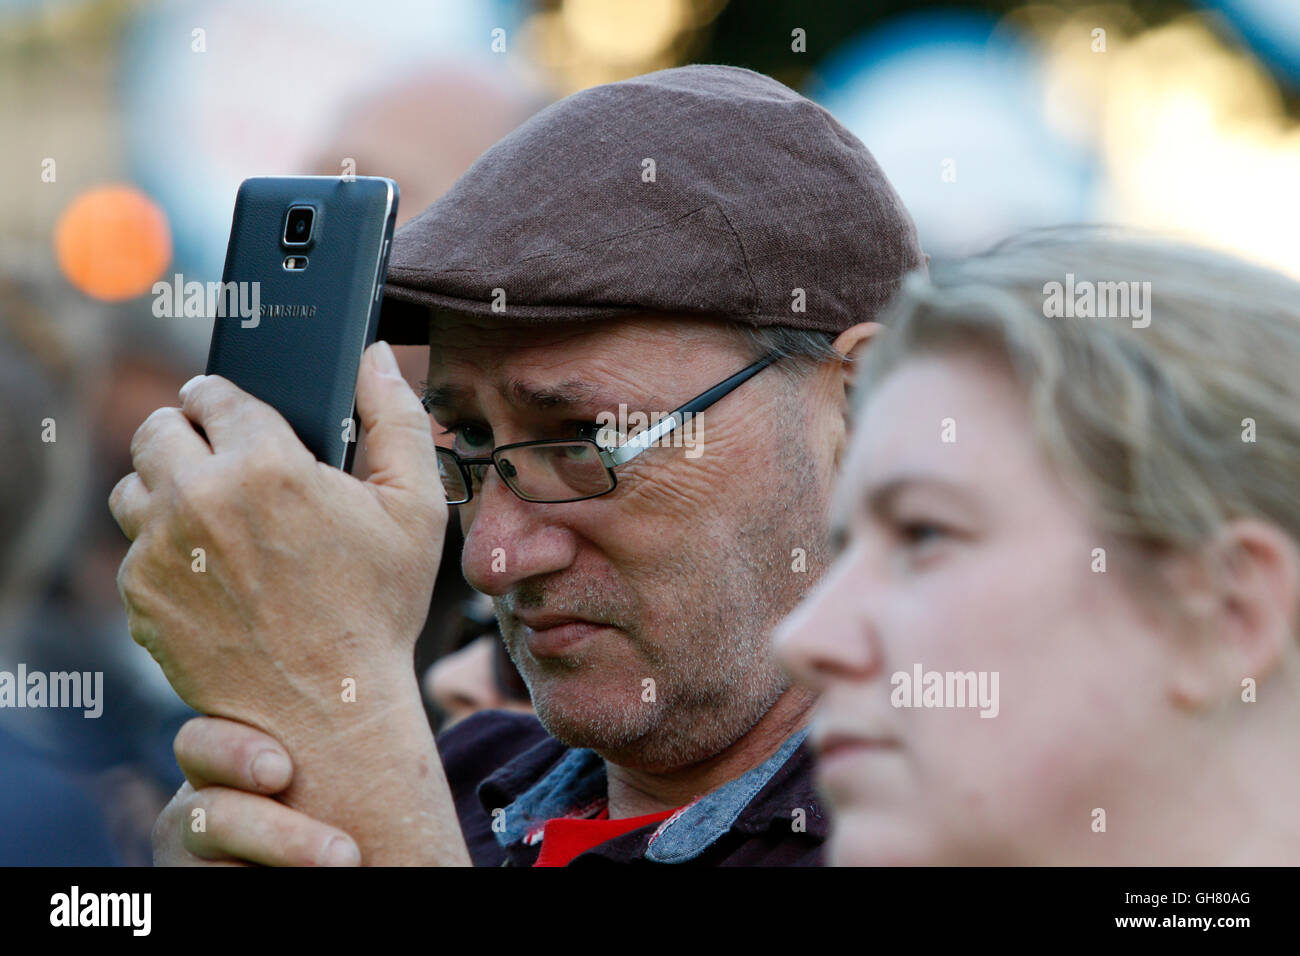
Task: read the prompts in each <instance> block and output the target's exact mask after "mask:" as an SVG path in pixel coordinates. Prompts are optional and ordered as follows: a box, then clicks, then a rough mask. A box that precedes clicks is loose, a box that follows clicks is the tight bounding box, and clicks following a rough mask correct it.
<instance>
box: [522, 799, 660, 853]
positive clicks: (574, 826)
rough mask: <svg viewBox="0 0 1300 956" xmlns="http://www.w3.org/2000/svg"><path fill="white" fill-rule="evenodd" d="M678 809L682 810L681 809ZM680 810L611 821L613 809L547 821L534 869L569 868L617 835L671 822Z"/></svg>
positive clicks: (604, 808)
mask: <svg viewBox="0 0 1300 956" xmlns="http://www.w3.org/2000/svg"><path fill="white" fill-rule="evenodd" d="M678 809H681V808H680V807H679V808H678ZM676 812H677V810H665V811H663V812H662V813H648V814H646V815H645V816H643V817H625V818H623V819H622V820H611V819H610V818H609V807H603V808H601V811H600V813H598V814H596V816H594V817H591V818H589V819H585V820H580V819H574V818H572V817H559V818H557V819H555V820H547V821H546V826H545V828H544V829H543V830H542V850H541V853H540V854H539V855H538V857H537V862H536V863H534V864H533V866H568V865H569V861H571V860H572V859H573V858H574V857H576V856H578V855H579V854H580V853H586V852H587V851H588V850H590V849H591V848H592V847H594V846H600V845H601V844H602V843H605V842H607V841H609V840H612V839H614V837H616V836H622V835H623V834H624V833H630V832H632V831H633V830H636V829H639V828H640V827H643V826H645V825H646V824H649V823H658V822H659V821H661V820H667V819H668V818H669V817H671V816H672V815H673V814H674V813H676Z"/></svg>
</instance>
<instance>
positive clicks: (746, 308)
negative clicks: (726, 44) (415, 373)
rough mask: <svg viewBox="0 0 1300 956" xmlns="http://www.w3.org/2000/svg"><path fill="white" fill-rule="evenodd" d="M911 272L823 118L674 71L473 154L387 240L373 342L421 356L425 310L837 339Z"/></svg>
mask: <svg viewBox="0 0 1300 956" xmlns="http://www.w3.org/2000/svg"><path fill="white" fill-rule="evenodd" d="M924 263H925V255H924V254H923V253H922V252H921V248H920V245H919V244H918V242H917V238H916V227H915V226H914V225H913V224H912V220H911V217H909V216H908V214H907V211H906V210H905V209H904V208H903V204H902V203H901V202H900V201H899V198H898V195H897V194H896V193H895V192H894V190H893V187H891V186H890V185H889V181H888V180H886V179H885V174H884V173H883V172H881V169H880V167H879V166H878V165H877V164H876V161H875V159H873V158H872V156H871V153H870V152H868V151H867V148H866V147H865V146H863V145H862V143H861V142H860V141H859V140H858V139H857V138H856V137H854V136H853V134H851V133H850V132H849V131H848V130H846V129H845V128H844V127H843V126H841V125H840V124H839V123H838V122H837V121H836V120H835V118H834V117H832V116H831V115H830V114H829V113H828V112H826V110H824V109H822V108H821V107H820V106H818V105H816V104H815V103H813V102H812V101H811V100H808V99H806V98H804V97H802V96H800V95H799V94H798V93H796V92H794V91H793V90H791V89H790V88H789V87H786V86H784V85H782V84H781V83H778V82H777V81H776V80H773V79H771V78H770V77H767V76H763V75H761V74H759V73H754V72H752V71H750V70H743V69H739V68H737V67H729V66H686V67H680V68H678V69H673V70H662V71H660V72H658V73H650V74H647V75H645V76H638V77H634V78H632V79H630V80H624V81H622V82H619V83H610V84H607V85H605V86H596V87H592V88H590V89H586V90H583V91H581V92H579V93H575V94H574V95H572V96H570V97H568V98H567V99H564V100H561V101H560V102H558V103H555V104H553V105H551V106H549V107H547V108H546V109H544V110H542V111H541V112H539V113H537V114H536V115H535V116H533V117H532V118H531V119H530V120H528V122H526V123H525V124H524V125H523V126H521V127H519V128H518V129H517V130H515V131H514V132H513V133H511V134H510V135H509V136H507V137H506V138H505V139H503V140H501V141H500V142H499V143H497V144H496V145H495V146H493V147H492V148H491V149H489V150H488V151H487V152H486V153H484V154H483V155H482V156H481V157H480V158H479V159H478V161H477V162H475V163H474V165H473V166H471V167H470V168H469V170H468V171H467V172H466V173H465V175H464V176H462V177H461V178H460V179H459V180H458V181H457V182H456V184H455V185H454V186H453V187H452V188H451V189H450V190H449V191H448V192H447V193H446V194H445V195H444V196H442V198H440V199H439V200H437V201H436V202H435V203H433V204H432V205H431V206H429V208H428V209H426V210H425V211H424V212H422V213H421V214H420V215H419V216H417V217H415V218H414V219H412V220H411V221H410V222H408V223H407V224H406V225H405V226H403V227H402V228H401V229H400V230H398V232H397V234H396V235H395V236H394V238H393V248H392V252H391V255H390V257H389V266H388V279H387V287H386V289H385V292H384V306H383V313H382V317H381V320H380V329H379V337H380V338H383V339H386V340H388V341H389V342H394V343H399V344H406V343H409V344H418V343H424V342H427V341H428V318H429V312H428V310H430V309H434V310H447V311H452V312H458V313H467V314H471V315H491V316H495V317H497V318H504V319H507V320H509V319H513V320H514V321H517V322H518V323H519V324H521V325H524V324H529V325H531V324H538V323H543V322H546V321H553V320H557V319H576V318H602V317H608V316H615V315H620V314H626V313H629V312H673V313H697V314H700V315H711V316H725V317H728V318H732V319H736V320H740V321H743V322H749V323H752V324H754V325H760V326H762V325H781V326H789V327H794V328H804V329H817V330H822V331H827V332H837V331H840V330H842V329H845V328H847V327H849V326H851V325H853V324H855V323H857V322H862V321H867V320H870V319H871V318H872V317H873V316H874V315H875V314H876V312H877V311H878V310H879V309H880V307H881V306H882V305H884V304H885V302H887V301H888V300H889V298H890V296H892V294H893V293H894V291H895V290H896V289H897V287H898V285H899V282H900V281H901V279H902V276H903V275H904V274H905V273H907V272H909V271H911V270H913V269H917V268H922V267H924ZM494 290H501V291H500V292H497V291H494ZM796 290H803V293H802V296H800V293H799V292H797V291H796ZM800 298H802V300H803V301H802V302H800ZM494 304H495V308H494ZM801 305H802V307H803V308H802V311H801V310H800V306H801ZM503 307H504V308H503Z"/></svg>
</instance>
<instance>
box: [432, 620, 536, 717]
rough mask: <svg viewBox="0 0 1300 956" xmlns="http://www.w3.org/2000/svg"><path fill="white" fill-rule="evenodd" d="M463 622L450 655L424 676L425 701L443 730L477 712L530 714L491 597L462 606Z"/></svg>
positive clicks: (528, 703)
mask: <svg viewBox="0 0 1300 956" xmlns="http://www.w3.org/2000/svg"><path fill="white" fill-rule="evenodd" d="M460 615H461V620H462V621H463V622H464V624H463V627H462V632H461V634H460V635H459V638H458V640H457V641H456V644H455V647H454V649H453V650H452V651H450V652H449V653H447V654H444V655H443V656H442V657H440V658H439V659H438V660H437V661H435V662H434V664H433V666H431V667H430V668H429V669H428V670H427V671H425V673H424V677H423V679H422V680H421V686H422V687H423V689H424V694H425V697H426V698H427V699H428V700H429V701H430V702H431V703H432V704H433V705H434V706H435V707H436V708H437V712H438V714H439V715H440V717H441V719H440V721H439V724H438V730H439V731H443V730H447V729H448V728H450V727H451V726H452V725H454V724H456V723H458V722H460V721H462V720H464V719H465V718H466V717H469V716H472V715H473V714H476V713H478V712H479V711H480V710H513V711H518V712H519V713H531V712H532V709H533V705H532V701H531V700H530V698H529V696H528V685H527V684H526V683H524V679H523V678H522V677H520V676H519V669H518V668H517V667H515V663H514V661H512V660H511V659H510V655H509V654H507V653H506V649H505V644H504V642H503V641H502V638H501V632H500V630H499V629H498V628H497V619H496V614H495V613H494V612H493V610H492V599H491V598H489V597H488V596H487V595H486V594H476V595H475V596H474V597H473V598H470V599H468V600H466V601H464V602H463V603H462V605H461V608H460Z"/></svg>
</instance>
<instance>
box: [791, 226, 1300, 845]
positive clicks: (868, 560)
mask: <svg viewBox="0 0 1300 956" xmlns="http://www.w3.org/2000/svg"><path fill="white" fill-rule="evenodd" d="M1104 283H1120V284H1122V286H1120V285H1116V286H1109V287H1108V286H1106V285H1104ZM1129 283H1137V285H1136V286H1133V285H1129ZM1143 283H1145V284H1146V285H1145V287H1144V286H1143V285H1142V284H1143ZM1070 286H1072V287H1073V294H1074V296H1075V299H1076V301H1075V303H1074V304H1075V305H1076V306H1077V307H1076V308H1074V309H1072V310H1071V311H1069V312H1065V313H1064V314H1063V313H1062V309H1061V308H1060V306H1061V305H1062V303H1061V301H1060V300H1059V296H1060V295H1061V294H1062V293H1063V292H1064V291H1065V289H1067V288H1069V287H1070ZM1108 288H1109V289H1110V290H1113V291H1114V297H1113V298H1112V297H1111V293H1110V292H1105V291H1104V290H1106V289H1108ZM1121 288H1123V290H1124V292H1125V294H1124V295H1123V297H1121V296H1120V294H1119V290H1120V289H1121ZM1065 294H1067V295H1068V294H1070V293H1069V292H1065ZM1094 294H1095V296H1096V300H1095V303H1094V305H1093V306H1091V307H1089V306H1087V303H1086V297H1087V296H1089V295H1094ZM1103 296H1104V298H1105V301H1106V302H1107V303H1108V305H1107V308H1104V309H1103V308H1100V307H1099V304H1100V303H1101V302H1102V301H1103ZM1139 296H1141V297H1142V298H1144V299H1145V303H1144V304H1142V305H1141V306H1140V307H1139V305H1138V301H1139V299H1138V297H1139ZM1054 297H1055V298H1056V301H1053V299H1054ZM1124 302H1127V303H1128V305H1129V307H1128V308H1127V309H1124V308H1123V307H1122V304H1123V303H1124ZM1116 305H1119V306H1121V307H1120V308H1118V310H1117V309H1115V308H1112V307H1111V306H1116ZM886 321H887V323H888V324H889V331H888V332H887V333H886V334H885V335H883V336H881V337H880V338H879V340H878V344H876V345H875V346H874V347H873V348H872V349H871V350H870V352H869V355H868V357H867V359H866V361H865V362H864V363H863V364H864V368H863V369H862V373H861V374H862V390H861V393H860V399H859V402H858V407H857V413H856V415H857V417H856V424H855V434H854V436H853V439H852V443H851V447H850V450H849V452H848V456H847V460H846V462H845V467H844V470H843V472H842V477H841V479H840V481H839V484H838V487H837V490H836V493H835V505H834V518H833V524H834V528H835V530H834V532H833V535H834V540H835V542H836V547H835V550H836V552H837V557H836V559H835V562H834V565H833V567H832V568H831V570H830V571H829V572H828V573H827V574H826V576H825V577H824V579H823V580H822V581H821V583H820V584H819V585H818V586H817V588H816V589H814V590H813V591H812V592H811V593H810V594H809V596H808V597H807V599H806V600H805V601H804V603H803V604H802V605H801V606H800V607H799V609H797V610H796V611H795V612H794V613H793V614H792V615H791V616H790V618H789V619H788V620H787V621H786V622H785V623H784V625H783V626H782V627H781V628H780V629H779V632H778V634H777V636H776V639H775V643H776V648H777V653H778V656H779V658H780V659H781V660H782V662H783V663H784V664H785V665H786V666H787V667H788V668H789V670H790V671H791V672H792V673H793V674H794V675H795V676H796V678H797V679H798V680H799V681H800V682H801V683H802V684H803V685H805V686H807V687H808V688H810V689H811V690H813V691H816V692H818V693H819V694H820V700H819V704H818V708H817V712H816V716H815V718H814V720H813V728H814V729H813V730H812V734H811V736H812V739H813V740H814V741H815V745H816V748H817V750H818V756H819V766H818V771H817V773H818V781H819V785H820V787H821V788H822V789H823V791H824V792H825V793H826V794H827V796H828V798H829V799H830V801H831V804H832V808H833V814H834V815H833V819H834V826H833V832H832V837H831V840H830V859H831V860H832V861H833V862H835V863H839V864H925V865H935V864H977V865H1006V864H1017V865H1060V864H1066V865H1077V864H1102V865H1138V864H1146V865H1151V864H1154V865H1162V866H1168V865H1173V866H1185V865H1240V864H1270V865H1277V864H1286V865H1296V864H1297V863H1300V822H1298V818H1297V816H1296V813H1295V807H1296V805H1297V803H1298V802H1300V736H1298V735H1297V734H1296V728H1297V726H1300V693H1298V692H1297V691H1298V689H1300V685H1298V684H1297V680H1298V678H1300V643H1298V641H1300V490H1298V489H1300V284H1298V283H1296V282H1295V281H1294V280H1291V279H1288V278H1284V277H1282V276H1281V275H1278V274H1275V273H1272V272H1269V271H1266V270H1263V269H1260V268H1257V267H1254V266H1248V265H1245V264H1242V263H1240V262H1238V261H1236V260H1233V259H1230V258H1228V257H1226V256H1224V255H1221V254H1218V253H1211V252H1207V251H1203V250H1200V249H1194V248H1188V247H1182V246H1177V245H1172V244H1167V243H1163V242H1155V241H1150V240H1147V239H1143V238H1133V237H1125V236H1119V237H1116V236H1113V235H1108V234H1107V233H1105V232H1101V231H1095V230H1087V231H1082V232H1078V233H1075V232H1071V231H1068V230H1067V231H1054V232H1051V233H1047V234H1040V235H1036V236H1034V235H1031V237H1029V238H1025V239H1021V240H1019V241H1013V242H1010V243H1007V244H1005V245H1004V246H1002V247H999V248H998V249H996V250H994V251H993V252H991V253H989V254H986V255H984V256H979V257H975V258H972V259H969V260H966V261H963V262H960V263H959V264H956V265H954V266H950V267H947V268H943V269H941V268H936V269H935V270H934V281H933V283H928V282H923V281H910V282H909V283H908V284H907V285H906V287H905V292H904V293H903V294H902V295H901V297H900V300H899V301H898V302H897V303H896V305H895V306H894V307H893V308H892V309H891V312H890V316H889V317H888V318H886ZM945 430H948V435H947V436H945ZM950 439H951V440H950ZM922 672H925V673H926V674H927V676H926V677H925V678H924V681H925V682H926V683H927V684H929V683H931V680H930V678H929V676H928V674H929V673H934V674H936V675H938V676H939V677H941V678H943V681H944V686H945V687H946V686H947V681H948V676H947V675H953V674H955V675H958V677H959V678H960V677H962V675H971V676H974V677H976V678H977V679H978V680H983V679H984V678H985V677H988V676H991V675H997V676H998V678H999V680H998V683H997V684H992V683H991V682H988V683H987V684H981V685H980V686H992V687H993V688H994V691H995V693H994V695H993V696H994V699H993V700H991V701H989V702H988V703H990V704H991V706H988V707H986V706H983V705H984V703H985V702H983V701H982V702H981V703H980V705H979V706H978V707H977V706H975V705H974V702H973V701H972V698H971V694H970V693H969V692H967V691H962V694H963V695H964V696H965V698H966V700H965V705H964V706H963V705H962V702H961V700H960V699H959V696H960V695H957V694H956V693H955V691H956V688H957V684H956V683H955V682H954V684H953V688H954V695H953V697H951V698H944V697H942V696H941V694H940V688H939V685H938V684H937V683H936V684H933V685H932V686H934V688H935V693H934V695H933V697H932V698H931V699H929V700H924V699H922V700H919V701H918V698H919V696H920V694H921V688H920V687H917V686H916V682H915V677H916V676H918V675H920V674H921V673H922ZM964 679H965V686H966V688H968V689H972V688H973V686H974V685H973V684H972V683H971V682H970V681H969V679H968V678H964ZM999 688H1000V694H999V693H998V690H999ZM943 693H947V691H946V690H945V691H943ZM986 717H988V718H991V719H985V718H986Z"/></svg>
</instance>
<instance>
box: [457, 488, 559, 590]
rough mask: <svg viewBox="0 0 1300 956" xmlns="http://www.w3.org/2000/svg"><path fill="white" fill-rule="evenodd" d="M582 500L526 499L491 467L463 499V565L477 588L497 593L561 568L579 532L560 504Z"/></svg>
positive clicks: (471, 584)
mask: <svg viewBox="0 0 1300 956" xmlns="http://www.w3.org/2000/svg"><path fill="white" fill-rule="evenodd" d="M573 507H581V502H566V503H564V504H538V503H536V502H531V501H524V500H522V499H520V498H519V497H518V496H517V495H515V493H514V492H513V491H511V490H510V489H509V488H507V487H506V485H505V482H503V481H502V480H501V479H500V477H499V476H498V475H497V474H496V472H495V471H489V472H488V474H487V476H486V477H485V479H484V481H483V484H482V485H481V486H480V488H479V489H478V490H477V491H475V492H474V498H473V500H471V501H470V502H469V503H468V504H466V505H462V506H461V508H462V509H466V510H465V511H464V512H463V525H464V531H465V549H464V551H463V552H462V555H461V568H462V570H463V571H464V573H465V579H466V580H467V581H468V582H469V583H470V586H471V587H473V588H474V589H475V590H478V591H482V592H483V593H484V594H490V595H492V596H494V597H497V596H500V595H502V594H506V593H507V592H509V591H510V590H511V589H512V588H514V587H515V586H516V585H517V584H519V582H521V581H524V580H527V579H528V578H531V577H535V576H537V575H542V574H551V573H553V572H556V571H562V570H564V569H565V568H567V567H568V566H569V565H570V564H572V563H573V559H574V556H575V553H576V550H577V545H576V536H575V535H574V533H573V531H572V530H571V529H570V528H568V527H566V526H565V525H564V524H563V522H562V518H563V514H564V513H563V511H561V510H558V509H564V508H573Z"/></svg>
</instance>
